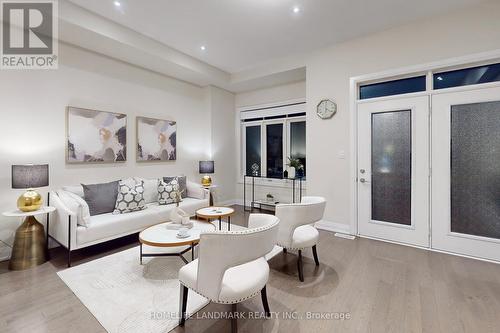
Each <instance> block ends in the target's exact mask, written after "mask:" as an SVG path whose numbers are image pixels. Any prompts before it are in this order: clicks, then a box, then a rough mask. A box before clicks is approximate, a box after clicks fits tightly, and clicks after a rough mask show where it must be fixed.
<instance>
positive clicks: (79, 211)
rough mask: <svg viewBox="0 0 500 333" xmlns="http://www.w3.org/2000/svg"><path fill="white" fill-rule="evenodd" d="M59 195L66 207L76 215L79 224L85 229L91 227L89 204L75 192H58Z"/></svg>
mask: <svg viewBox="0 0 500 333" xmlns="http://www.w3.org/2000/svg"><path fill="white" fill-rule="evenodd" d="M57 195H58V196H59V199H61V201H62V202H63V204H64V205H66V207H67V208H68V209H69V210H70V211H71V212H73V213H74V214H76V220H77V224H78V225H81V226H83V227H89V226H90V210H89V205H87V202H85V200H83V198H81V197H80V196H78V195H77V194H75V193H73V192H69V191H65V190H58V191H57Z"/></svg>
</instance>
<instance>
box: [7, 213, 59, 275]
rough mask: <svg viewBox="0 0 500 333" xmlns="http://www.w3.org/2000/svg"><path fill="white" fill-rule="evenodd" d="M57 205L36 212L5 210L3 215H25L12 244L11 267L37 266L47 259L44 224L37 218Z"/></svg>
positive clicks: (15, 269) (20, 268)
mask: <svg viewBox="0 0 500 333" xmlns="http://www.w3.org/2000/svg"><path fill="white" fill-rule="evenodd" d="M55 210H56V209H55V207H50V206H46V207H42V208H40V209H39V210H36V211H34V212H22V211H20V210H14V211H10V212H4V213H3V214H2V215H4V216H8V217H21V218H23V217H24V222H23V223H22V224H21V225H20V226H19V228H17V230H16V235H15V237H14V245H13V246H12V255H11V257H10V262H9V269H10V270H14V271H20V270H24V269H28V268H31V267H35V266H38V265H41V264H43V263H44V262H46V261H47V253H48V251H47V250H48V249H47V244H48V242H47V239H46V236H45V228H44V227H43V224H41V223H40V222H38V221H37V220H36V218H35V216H37V215H43V214H47V223H48V218H49V214H50V213H52V212H53V211H55Z"/></svg>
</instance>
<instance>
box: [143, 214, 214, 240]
mask: <svg viewBox="0 0 500 333" xmlns="http://www.w3.org/2000/svg"><path fill="white" fill-rule="evenodd" d="M191 222H193V227H192V228H191V229H188V235H189V237H186V238H177V233H178V232H179V230H177V229H168V228H167V225H168V224H170V223H172V222H165V223H160V224H156V225H154V226H151V227H149V228H147V229H145V230H143V231H141V233H140V234H139V241H140V242H141V243H142V244H146V245H150V246H157V247H176V246H184V245H191V244H196V243H198V242H199V241H200V234H201V232H202V231H212V230H214V225H213V224H211V223H207V222H200V221H196V220H191Z"/></svg>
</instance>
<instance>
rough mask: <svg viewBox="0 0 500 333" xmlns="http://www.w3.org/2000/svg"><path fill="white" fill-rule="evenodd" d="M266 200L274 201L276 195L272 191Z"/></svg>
mask: <svg viewBox="0 0 500 333" xmlns="http://www.w3.org/2000/svg"><path fill="white" fill-rule="evenodd" d="M266 200H267V201H269V202H273V201H274V196H273V195H272V194H271V193H268V194H266Z"/></svg>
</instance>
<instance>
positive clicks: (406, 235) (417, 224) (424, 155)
mask: <svg viewBox="0 0 500 333" xmlns="http://www.w3.org/2000/svg"><path fill="white" fill-rule="evenodd" d="M358 105H359V106H363V107H364V110H363V113H364V117H367V116H368V115H370V122H371V119H372V118H371V116H372V115H373V114H382V113H386V112H394V111H410V112H411V132H410V135H411V143H410V144H411V156H412V157H411V176H410V177H411V224H410V225H403V224H396V223H391V222H388V221H387V222H386V221H376V220H373V219H372V218H371V216H369V215H370V214H368V216H367V215H365V214H364V213H363V210H361V212H360V213H358V214H361V215H363V218H362V219H358V235H359V236H361V237H370V238H374V239H380V240H384V241H392V242H398V243H401V244H405V245H412V246H426V244H427V245H428V244H430V239H429V212H430V207H429V202H427V205H426V206H425V207H417V206H416V203H417V202H421V201H422V200H421V199H424V198H428V196H429V185H430V178H429V161H430V159H429V158H430V151H429V143H428V141H427V140H429V138H430V136H429V133H430V130H429V118H430V117H429V114H430V112H429V111H430V105H429V97H428V96H426V95H425V94H421V93H420V94H419V96H414V97H400V96H397V97H395V98H391V99H385V100H383V101H380V100H378V101H374V100H370V101H368V102H366V103H360V104H358ZM360 114H362V112H360V111H358V115H360ZM363 128H364V129H363ZM358 129H360V130H363V131H364V133H367V132H368V131H369V132H370V138H366V137H365V138H364V139H365V140H367V141H364V140H363V141H364V142H365V143H363V142H359V141H358V143H359V144H358V151H357V155H358V156H357V157H358V159H359V158H360V155H361V159H366V158H367V156H366V155H367V154H368V155H369V156H370V158H369V159H370V164H368V161H366V160H365V164H363V165H359V168H363V169H367V170H369V171H370V172H369V173H367V175H366V177H367V178H368V179H369V181H370V182H373V177H372V175H373V171H374V170H372V165H373V163H372V159H371V147H372V141H371V140H372V139H371V137H372V133H373V129H372V128H371V124H368V119H367V118H364V119H363V123H359V122H358ZM358 139H359V136H358ZM361 139H363V136H361ZM368 142H369V144H368ZM363 156H364V158H363ZM358 162H359V160H358ZM424 168H425V169H424ZM358 175H359V173H358ZM361 176H362V175H361ZM361 176H360V177H361ZM365 186H366V185H363V184H359V183H357V189H358V198H357V200H358V205H360V204H361V203H360V200H362V199H363V198H364V199H367V197H366V195H367V193H366V192H364V195H363V193H361V192H360V190H359V189H360V188H361V189H366V188H365ZM370 193H371V191H370ZM371 200H372V199H371V194H370V200H369V201H370V202H371ZM367 204H368V203H367V202H366V201H363V205H364V206H365V207H366V205H367ZM362 225H363V228H361V226H362ZM361 229H364V231H363V234H361V233H362V230H361ZM367 234H370V235H367ZM395 239H399V240H398V241H396V240H395ZM417 244H419V245H417Z"/></svg>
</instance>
